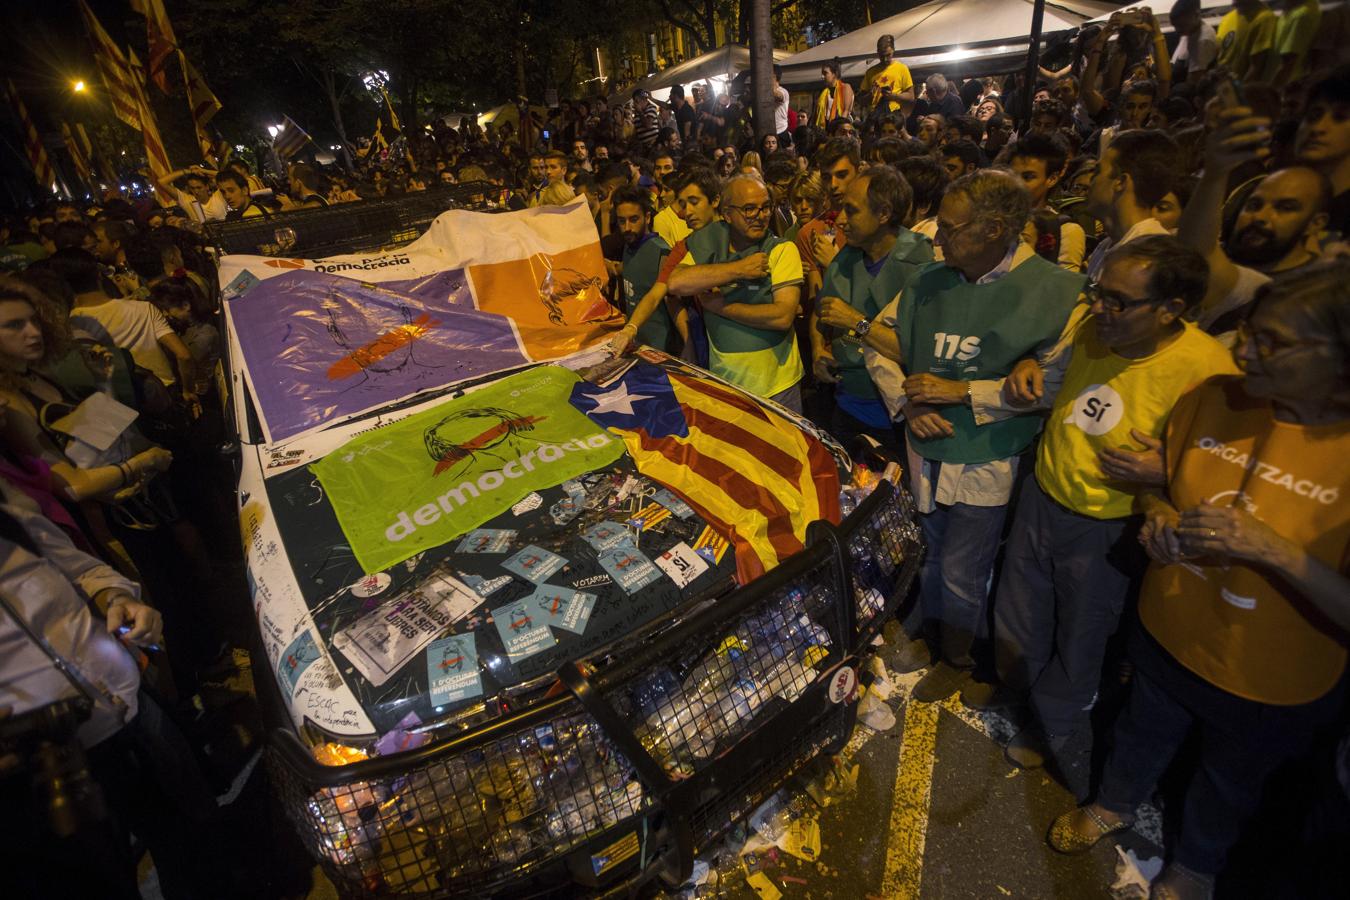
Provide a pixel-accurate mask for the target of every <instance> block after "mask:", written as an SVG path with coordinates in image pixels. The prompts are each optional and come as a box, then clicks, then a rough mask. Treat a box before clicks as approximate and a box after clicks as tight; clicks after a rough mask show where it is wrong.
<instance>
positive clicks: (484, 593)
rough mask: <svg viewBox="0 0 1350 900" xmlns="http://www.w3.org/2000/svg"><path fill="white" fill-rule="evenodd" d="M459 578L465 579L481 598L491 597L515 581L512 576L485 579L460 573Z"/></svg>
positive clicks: (480, 576)
mask: <svg viewBox="0 0 1350 900" xmlns="http://www.w3.org/2000/svg"><path fill="white" fill-rule="evenodd" d="M459 577H460V578H462V579H464V583H465V584H467V585H468V586H469V587H471V588H473V589H474V592H475V593H476V594H478V596H480V597H490V596H492V595H493V594H495V593H496V592H497V591H499V590H501V589H502V588H504V587H506V586H507V585H508V584H510V583H511V582H512V581H514V580H515V579H514V578H512V577H511V576H510V575H498V576H497V577H496V578H484V577H483V576H482V575H465V574H464V573H463V572H461V573H460V576H459Z"/></svg>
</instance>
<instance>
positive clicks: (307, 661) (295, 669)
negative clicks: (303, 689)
mask: <svg viewBox="0 0 1350 900" xmlns="http://www.w3.org/2000/svg"><path fill="white" fill-rule="evenodd" d="M320 655H321V654H320V653H319V647H318V645H317V644H315V643H314V635H313V634H311V633H310V630H309V629H308V628H306V629H305V630H304V631H302V632H301V633H300V636H299V637H298V638H296V639H295V640H293V641H291V643H290V645H289V646H288V647H287V648H286V649H285V651H284V652H283V653H282V654H281V659H280V661H279V663H278V665H277V675H278V677H279V679H280V680H281V683H282V684H284V685H286V692H287V693H288V694H294V693H295V686H296V684H297V683H299V681H300V676H301V675H303V674H305V670H306V669H308V668H309V667H310V665H311V664H312V663H314V662H315V661H316V660H318V658H319V656H320Z"/></svg>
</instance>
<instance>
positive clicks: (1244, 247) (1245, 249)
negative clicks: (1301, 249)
mask: <svg viewBox="0 0 1350 900" xmlns="http://www.w3.org/2000/svg"><path fill="white" fill-rule="evenodd" d="M1248 237H1256V238H1258V240H1257V241H1256V242H1255V243H1249V242H1248V241H1247V240H1246V239H1247V238H1248ZM1301 240H1303V231H1302V229H1300V230H1299V231H1298V232H1297V233H1296V234H1295V235H1294V237H1292V238H1290V239H1288V240H1286V241H1280V240H1277V239H1276V237H1275V233H1274V232H1273V231H1271V230H1270V229H1268V228H1263V227H1261V226H1260V225H1255V224H1253V225H1248V226H1247V227H1246V228H1243V229H1242V230H1241V231H1235V232H1233V235H1232V237H1230V238H1229V239H1228V246H1227V247H1226V249H1227V251H1228V256H1229V257H1230V258H1231V259H1232V260H1233V262H1236V263H1242V264H1245V265H1249V266H1264V265H1270V264H1271V263H1276V262H1279V261H1280V260H1282V259H1284V258H1285V256H1287V255H1288V254H1289V251H1290V250H1293V249H1294V248H1295V247H1296V246H1298V243H1299V241H1301Z"/></svg>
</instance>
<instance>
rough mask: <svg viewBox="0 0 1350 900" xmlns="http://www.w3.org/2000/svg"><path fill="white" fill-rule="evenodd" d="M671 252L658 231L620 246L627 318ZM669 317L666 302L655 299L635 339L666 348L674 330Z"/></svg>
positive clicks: (652, 282)
mask: <svg viewBox="0 0 1350 900" xmlns="http://www.w3.org/2000/svg"><path fill="white" fill-rule="evenodd" d="M669 252H670V245H669V244H667V243H666V241H665V239H664V238H662V237H661V236H660V235H659V234H649V235H647V237H645V238H644V239H643V240H642V243H640V244H638V247H637V249H636V250H634V249H633V248H632V247H624V248H623V305H624V314H625V315H627V316H628V317H629V318H630V319H631V318H632V317H633V310H635V309H637V305H638V304H639V303H641V302H642V298H643V297H645V296H647V292H648V291H650V290H651V289H652V285H654V284H656V276H658V275H660V274H661V263H662V261H664V260H665V258H666V254H668V253H669ZM674 327H675V326H674V323H672V322H671V321H670V312H669V311H668V310H667V309H666V304H665V303H658V304H657V305H656V310H655V311H654V312H652V314H651V316H650V317H649V318H648V319H647V321H646V322H644V323H642V327H641V328H639V329H638V333H637V342H638V343H639V344H646V345H647V346H649V347H655V348H656V349H658V350H665V351H669V350H670V347H669V344H670V334H671V331H673V330H674Z"/></svg>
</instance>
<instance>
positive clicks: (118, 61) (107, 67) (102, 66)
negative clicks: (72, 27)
mask: <svg viewBox="0 0 1350 900" xmlns="http://www.w3.org/2000/svg"><path fill="white" fill-rule="evenodd" d="M80 13H81V14H82V15H83V16H84V25H85V28H86V29H87V30H88V32H89V41H90V43H92V44H93V45H94V60H95V61H96V62H97V63H98V71H99V74H100V75H102V76H103V86H104V87H105V88H107V90H108V101H109V102H110V103H111V104H112V111H113V115H115V116H117V118H119V119H121V120H122V121H123V122H125V123H126V124H128V125H130V126H131V127H132V128H135V129H136V130H137V131H140V129H141V116H140V109H139V107H138V106H137V103H136V87H135V83H134V81H133V77H132V74H131V67H130V64H129V63H128V62H127V58H126V56H125V54H123V53H122V49H121V48H120V47H118V46H117V44H116V42H114V41H113V39H112V38H111V37H109V36H108V32H106V31H104V30H103V26H102V25H100V24H99V21H98V18H97V17H96V16H95V15H94V12H93V10H91V9H90V8H89V5H88V4H87V3H85V2H84V0H80Z"/></svg>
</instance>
